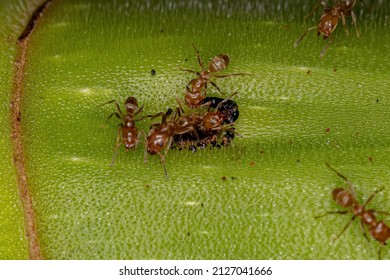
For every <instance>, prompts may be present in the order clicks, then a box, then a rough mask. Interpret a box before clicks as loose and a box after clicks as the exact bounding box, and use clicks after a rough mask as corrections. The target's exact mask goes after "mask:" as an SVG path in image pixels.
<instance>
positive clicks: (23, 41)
mask: <svg viewBox="0 0 390 280" xmlns="http://www.w3.org/2000/svg"><path fill="white" fill-rule="evenodd" d="M51 2H52V0H47V1H45V2H44V3H43V4H42V5H41V6H39V7H38V8H37V9H36V11H35V12H34V13H33V14H32V16H31V19H30V21H29V22H28V24H27V26H26V28H25V29H24V31H23V33H22V34H21V35H20V36H19V38H18V40H17V43H18V45H19V50H18V53H17V55H16V59H15V63H14V80H13V87H12V94H11V100H10V115H11V142H12V152H13V160H14V164H15V168H16V174H17V184H18V189H19V195H20V200H21V203H22V207H23V212H24V219H25V232H26V237H27V240H28V246H29V248H28V250H29V257H30V259H42V254H41V250H40V246H39V242H38V231H37V227H36V220H35V212H34V205H33V201H32V197H31V193H30V190H29V187H28V174H27V170H26V161H25V155H24V146H23V139H22V138H23V137H22V125H21V124H22V118H23V116H22V114H21V101H22V99H23V93H24V80H25V70H26V64H27V48H28V43H29V40H30V36H31V33H32V32H33V31H34V29H35V27H36V24H37V22H38V21H39V19H40V18H41V17H42V14H43V12H44V11H45V10H46V8H47V7H48V6H49V4H50V3H51Z"/></svg>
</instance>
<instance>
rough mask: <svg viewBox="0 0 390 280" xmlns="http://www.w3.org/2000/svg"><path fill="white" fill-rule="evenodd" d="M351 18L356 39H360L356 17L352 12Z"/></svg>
mask: <svg viewBox="0 0 390 280" xmlns="http://www.w3.org/2000/svg"><path fill="white" fill-rule="evenodd" d="M351 17H352V23H353V24H354V25H355V30H356V37H358V38H360V33H359V29H358V27H357V21H356V15H355V13H354V12H353V11H351Z"/></svg>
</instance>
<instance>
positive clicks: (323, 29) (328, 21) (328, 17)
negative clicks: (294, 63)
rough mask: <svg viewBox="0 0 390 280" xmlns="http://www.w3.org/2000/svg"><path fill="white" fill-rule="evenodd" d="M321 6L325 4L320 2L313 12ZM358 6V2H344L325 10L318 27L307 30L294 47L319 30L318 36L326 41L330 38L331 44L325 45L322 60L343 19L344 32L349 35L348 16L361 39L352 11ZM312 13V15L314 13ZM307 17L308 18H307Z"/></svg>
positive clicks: (346, 0)
mask: <svg viewBox="0 0 390 280" xmlns="http://www.w3.org/2000/svg"><path fill="white" fill-rule="evenodd" d="M320 4H323V2H321V1H319V2H318V3H317V4H316V5H315V6H314V8H313V10H312V12H314V10H315V9H316V8H318V6H319V5H320ZM355 4H356V0H344V1H339V3H338V4H335V5H334V6H333V7H332V8H325V9H324V12H323V14H322V16H321V18H320V20H319V23H318V25H316V26H313V27H310V28H308V29H306V31H305V32H304V33H303V35H302V36H301V37H300V38H299V39H298V40H297V41H296V42H295V44H294V47H295V48H296V47H297V46H298V45H299V43H300V42H301V41H302V39H303V38H304V37H305V36H306V34H307V33H308V32H309V31H311V30H313V29H317V36H320V35H323V38H324V40H326V39H328V37H330V39H329V42H328V43H327V44H326V45H325V47H324V48H323V49H322V51H321V53H320V58H322V57H323V56H324V55H325V52H326V50H327V49H328V47H329V46H330V44H332V42H333V38H334V37H333V36H332V33H333V32H334V30H335V29H336V27H337V24H338V22H339V19H340V18H341V22H342V24H343V27H344V30H345V32H346V34H347V35H349V31H348V29H347V24H346V22H345V17H346V16H349V15H350V16H351V17H352V22H353V24H354V25H355V29H356V36H357V37H360V34H359V31H358V29H357V23H356V15H355V13H354V12H353V11H352V9H353V7H354V6H355ZM312 12H310V14H311V13H312ZM306 17H307V16H306Z"/></svg>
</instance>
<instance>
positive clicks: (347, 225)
mask: <svg viewBox="0 0 390 280" xmlns="http://www.w3.org/2000/svg"><path fill="white" fill-rule="evenodd" d="M355 218H356V216H355V215H353V216H352V218H351V219H350V220H349V222H348V223H347V224H346V225H345V227H344V228H343V230H342V231H341V232H340V233H339V234H338V235H337V236H336V237H335V238H334V239H333V240H337V239H339V238H340V236H341V235H342V234H343V233H344V231H345V230H346V229H347V228H348V227H349V226H350V225H351V223H352V222H353V221H354V220H355Z"/></svg>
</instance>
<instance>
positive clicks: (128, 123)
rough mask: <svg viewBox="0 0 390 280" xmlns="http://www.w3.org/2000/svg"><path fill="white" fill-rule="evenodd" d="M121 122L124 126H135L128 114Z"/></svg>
mask: <svg viewBox="0 0 390 280" xmlns="http://www.w3.org/2000/svg"><path fill="white" fill-rule="evenodd" d="M123 123H124V126H125V127H129V128H130V127H134V126H135V122H134V119H133V118H131V117H129V116H126V117H125V118H124V120H123Z"/></svg>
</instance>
